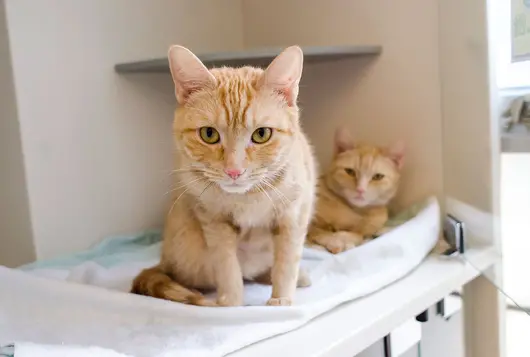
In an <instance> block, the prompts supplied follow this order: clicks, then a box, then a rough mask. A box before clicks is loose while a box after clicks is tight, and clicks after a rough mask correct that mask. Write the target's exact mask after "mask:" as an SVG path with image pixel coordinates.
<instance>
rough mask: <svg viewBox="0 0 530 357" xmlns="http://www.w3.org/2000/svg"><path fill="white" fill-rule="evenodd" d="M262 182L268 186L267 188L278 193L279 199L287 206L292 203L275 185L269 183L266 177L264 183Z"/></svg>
mask: <svg viewBox="0 0 530 357" xmlns="http://www.w3.org/2000/svg"><path fill="white" fill-rule="evenodd" d="M261 182H262V183H264V184H265V185H267V187H269V188H270V189H271V190H273V191H274V192H275V193H276V195H278V198H279V199H280V201H281V202H282V203H283V204H284V205H286V206H287V205H288V204H289V203H291V201H290V200H289V199H288V198H287V197H286V196H285V195H284V194H283V192H281V191H280V190H279V189H278V188H276V187H275V186H274V185H272V184H271V183H270V182H268V180H267V178H266V177H264V178H263V181H261Z"/></svg>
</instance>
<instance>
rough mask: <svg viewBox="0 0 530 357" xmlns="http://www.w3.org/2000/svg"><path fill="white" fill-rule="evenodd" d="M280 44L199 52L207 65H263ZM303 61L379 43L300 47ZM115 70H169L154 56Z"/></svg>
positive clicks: (350, 54)
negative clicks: (270, 46)
mask: <svg viewBox="0 0 530 357" xmlns="http://www.w3.org/2000/svg"><path fill="white" fill-rule="evenodd" d="M281 50H282V49H281V48H271V49H256V50H248V51H239V52H214V53H209V54H202V55H198V57H199V58H200V59H201V61H203V63H204V64H205V65H206V66H207V67H210V68H211V67H222V66H231V67H239V66H244V65H252V66H266V65H267V64H268V63H269V62H270V61H271V60H272V59H273V58H274V57H275V56H277V55H278V54H279V53H280V52H281ZM302 50H303V51H304V58H305V62H306V63H311V62H324V61H335V60H341V59H345V58H354V57H359V56H377V55H379V54H380V53H381V52H382V47H381V46H326V47H303V48H302ZM114 68H115V70H116V72H118V73H169V64H168V60H167V58H155V59H150V60H145V61H137V62H127V63H119V64H117V65H116V66H115V67H114Z"/></svg>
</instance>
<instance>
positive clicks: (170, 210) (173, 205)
mask: <svg viewBox="0 0 530 357" xmlns="http://www.w3.org/2000/svg"><path fill="white" fill-rule="evenodd" d="M193 186H194V185H193V184H192V185H191V186H190V185H188V187H187V188H186V189H185V190H184V191H182V193H181V194H180V195H179V196H178V197H177V199H176V200H175V201H174V202H173V204H172V205H171V208H170V209H169V213H168V216H169V215H171V212H172V211H173V208H175V205H176V204H177V202H178V200H180V198H181V197H182V196H183V195H184V194H185V193H186V192H187V191H188V190H189V189H191V188H192V187H193Z"/></svg>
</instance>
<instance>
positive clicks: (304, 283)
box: [253, 268, 311, 288]
mask: <svg viewBox="0 0 530 357" xmlns="http://www.w3.org/2000/svg"><path fill="white" fill-rule="evenodd" d="M253 281H254V282H256V283H259V284H264V285H272V277H271V271H270V270H267V271H266V272H265V273H263V274H260V275H258V276H257V277H255V278H254V279H253ZM308 286H311V277H310V276H309V274H308V273H307V271H306V270H305V269H303V268H300V270H299V271H298V280H297V281H296V287H297V288H307V287H308Z"/></svg>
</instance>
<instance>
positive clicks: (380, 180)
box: [307, 128, 404, 253]
mask: <svg viewBox="0 0 530 357" xmlns="http://www.w3.org/2000/svg"><path fill="white" fill-rule="evenodd" d="M335 153H336V155H335V159H334V160H333V162H332V163H331V165H330V167H329V168H328V170H327V171H326V172H325V173H324V175H322V177H321V178H320V179H319V180H318V184H317V206H316V210H315V216H314V218H313V220H312V223H311V227H310V229H309V233H308V237H307V242H308V245H319V246H322V247H324V248H326V249H327V250H328V251H330V252H332V253H340V252H343V251H345V250H347V249H350V248H353V247H356V246H358V245H360V244H362V243H363V242H364V241H365V240H367V239H370V238H371V237H372V236H373V235H374V234H376V233H380V232H381V230H382V229H383V227H384V225H385V223H386V221H387V219H388V209H387V204H388V203H389V201H390V200H391V199H392V198H393V197H394V196H395V194H396V192H397V189H398V185H399V179H400V169H401V166H402V164H403V154H404V149H403V145H402V144H401V143H398V144H396V145H395V146H393V147H391V148H383V147H378V146H373V145H363V144H354V143H353V142H352V141H351V139H350V138H349V135H348V132H347V130H345V129H344V128H339V129H338V130H337V131H336V136H335Z"/></svg>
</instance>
